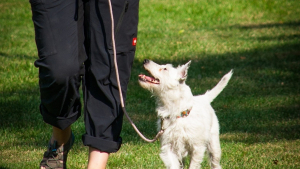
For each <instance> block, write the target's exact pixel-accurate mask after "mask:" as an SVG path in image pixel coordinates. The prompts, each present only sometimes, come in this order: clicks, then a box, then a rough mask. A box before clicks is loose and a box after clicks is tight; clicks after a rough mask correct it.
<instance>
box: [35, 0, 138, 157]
mask: <svg viewBox="0 0 300 169" xmlns="http://www.w3.org/2000/svg"><path fill="white" fill-rule="evenodd" d="M30 3H31V8H32V20H33V22H34V27H35V37H36V45H37V48H38V55H39V59H38V60H36V62H35V65H36V66H37V67H38V68H39V85H40V95H41V104H40V111H41V114H42V116H43V119H44V121H45V122H46V123H48V124H50V125H52V126H55V127H58V128H60V129H65V128H67V127H68V126H70V125H71V124H72V123H74V122H75V121H76V120H77V119H78V117H79V116H80V111H81V103H80V94H79V88H80V86H81V83H82V84H83V93H84V104H85V107H84V110H85V112H84V115H85V118H84V119H85V126H86V133H85V134H84V135H83V137H82V140H83V143H84V145H87V146H91V147H94V148H96V149H99V150H101V151H104V152H108V153H111V152H116V151H118V150H119V148H120V146H121V143H122V139H121V137H120V132H121V129H122V121H123V112H122V109H121V106H120V99H119V93H118V88H117V82H116V76H115V68H114V64H113V63H114V62H113V52H112V42H111V19H110V13H109V5H108V1H107V0H89V1H87V0H30ZM112 5H113V13H114V24H115V38H116V48H117V61H118V70H119V74H120V81H121V86H122V93H123V95H124V96H125V97H126V90H127V84H128V81H129V78H130V73H131V66H132V62H133V59H134V54H135V44H136V43H135V41H136V37H137V24H138V5H139V0H112Z"/></svg>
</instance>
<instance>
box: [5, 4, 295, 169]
mask: <svg viewBox="0 0 300 169" xmlns="http://www.w3.org/2000/svg"><path fill="white" fill-rule="evenodd" d="M0 9H1V10H0V63H1V66H0V136H1V137H0V168H3V169H15V168H25V169H27V168H28V169H31V168H38V165H39V161H40V160H41V157H42V154H43V152H44V150H45V148H46V145H47V142H48V139H49V137H50V134H51V130H50V129H51V128H50V126H48V125H46V124H44V123H43V121H42V118H41V116H40V114H39V110H38V105H39V88H38V70H37V69H36V68H35V67H34V65H33V62H34V61H35V60H36V59H37V52H36V47H35V42H34V32H33V24H32V21H31V11H30V5H29V3H28V1H22V0H2V1H1V2H0ZM299 16H300V1H298V0H288V1H286V0H253V1H240V0H222V1H220V0H211V1H206V0H185V1H180V0H144V1H141V2H140V23H139V35H138V45H137V53H136V58H135V61H134V65H133V68H132V76H131V81H130V84H129V88H128V99H127V110H128V112H129V113H130V115H131V116H132V118H133V119H134V121H135V123H136V125H137V126H138V127H139V128H140V130H141V131H142V132H143V133H145V135H146V136H147V137H153V136H154V135H155V134H156V125H155V122H156V115H155V101H154V98H152V97H151V95H150V93H148V92H147V91H145V90H143V89H142V88H140V87H139V86H138V83H137V75H138V74H139V73H140V72H143V70H142V61H143V60H144V59H145V58H148V59H152V60H154V61H156V62H158V63H172V64H174V65H175V66H177V65H178V64H182V63H185V62H187V61H188V60H192V65H191V67H190V70H189V77H188V80H187V84H188V85H189V86H190V87H191V89H192V92H193V93H194V94H202V93H204V92H205V91H206V90H208V89H211V88H212V87H213V86H214V85H215V84H216V83H217V82H218V81H219V80H220V78H221V77H222V76H223V74H225V73H226V72H228V71H229V70H230V69H232V68H233V69H234V75H233V77H232V79H231V81H230V82H229V85H228V86H227V87H226V88H225V90H224V91H223V92H222V93H221V94H220V95H219V96H218V98H217V99H216V100H215V101H214V102H213V107H214V108H215V110H216V112H217V116H218V118H219V122H220V133H221V135H220V137H221V147H222V161H221V164H222V166H223V168H225V169H226V168H228V169H232V168H249V169H250V168H251V169H252V168H280V169H281V168H300V167H299V166H300V160H299V159H300V153H299V149H300V85H299V82H300V19H299ZM124 121H125V123H124V127H123V131H122V137H123V139H124V144H123V146H122V148H121V150H120V151H119V152H118V153H115V154H112V155H111V157H110V159H109V163H108V167H107V168H122V169H123V168H128V169H129V168H130V169H132V168H136V169H140V168H145V169H148V168H164V165H163V163H162V161H161V160H160V158H159V155H158V154H159V142H156V143H153V144H149V143H145V142H144V141H142V140H141V139H140V138H139V137H138V136H137V134H136V133H135V132H134V130H133V129H132V128H131V126H130V124H129V123H128V122H127V121H126V120H124ZM73 130H74V133H75V135H76V141H75V146H74V148H73V149H72V151H71V153H70V156H69V159H70V160H69V162H68V166H69V168H86V164H87V156H88V153H87V148H86V147H84V146H83V145H82V142H81V135H82V134H83V133H84V124H83V119H82V118H80V119H79V120H78V121H77V122H76V123H75V124H74V125H73ZM202 167H203V168H209V167H208V163H207V160H205V161H204V162H203V164H202Z"/></svg>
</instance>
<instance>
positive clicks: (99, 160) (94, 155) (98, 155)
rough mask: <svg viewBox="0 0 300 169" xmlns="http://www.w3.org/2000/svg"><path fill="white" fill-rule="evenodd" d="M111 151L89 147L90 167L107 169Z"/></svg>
mask: <svg viewBox="0 0 300 169" xmlns="http://www.w3.org/2000/svg"><path fill="white" fill-rule="evenodd" d="M108 157H109V153H107V152H102V151H100V150H98V149H95V148H93V147H89V162H88V167H87V168H88V169H105V167H106V164H107V161H108Z"/></svg>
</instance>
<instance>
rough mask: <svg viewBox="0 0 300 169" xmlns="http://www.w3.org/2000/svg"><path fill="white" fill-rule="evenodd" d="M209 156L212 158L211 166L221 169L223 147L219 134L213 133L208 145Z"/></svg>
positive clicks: (214, 168)
mask: <svg viewBox="0 0 300 169" xmlns="http://www.w3.org/2000/svg"><path fill="white" fill-rule="evenodd" d="M207 149H208V152H207V153H208V157H209V160H210V167H211V168H213V169H221V168H222V167H221V165H220V160H221V147H220V140H219V134H213V135H212V136H211V141H210V143H209V144H208V146H207Z"/></svg>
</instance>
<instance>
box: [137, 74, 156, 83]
mask: <svg viewBox="0 0 300 169" xmlns="http://www.w3.org/2000/svg"><path fill="white" fill-rule="evenodd" d="M139 80H140V81H143V82H148V83H153V84H159V79H156V78H154V77H150V76H146V75H143V74H140V75H139Z"/></svg>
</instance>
